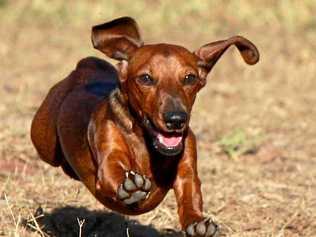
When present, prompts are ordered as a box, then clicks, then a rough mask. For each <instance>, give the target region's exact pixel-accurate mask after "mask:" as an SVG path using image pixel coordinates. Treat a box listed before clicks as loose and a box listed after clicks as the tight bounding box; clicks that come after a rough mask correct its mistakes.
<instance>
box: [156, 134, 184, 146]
mask: <svg viewBox="0 0 316 237" xmlns="http://www.w3.org/2000/svg"><path fill="white" fill-rule="evenodd" d="M158 140H159V142H160V143H162V144H163V145H165V146H167V147H176V146H178V145H179V144H180V142H181V140H182V136H168V137H166V136H164V135H162V134H158Z"/></svg>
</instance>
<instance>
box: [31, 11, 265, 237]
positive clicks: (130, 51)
mask: <svg viewBox="0 0 316 237" xmlns="http://www.w3.org/2000/svg"><path fill="white" fill-rule="evenodd" d="M92 42H93V45H94V47H95V48H97V49H99V50H101V51H102V52H104V53H105V54H106V55H107V56H109V57H112V58H114V59H117V60H119V61H120V63H119V64H118V66H117V69H115V68H114V67H113V66H112V65H110V64H109V63H107V62H106V61H103V60H101V59H97V58H94V57H89V58H85V59H83V60H81V61H80V62H79V63H78V65H77V67H76V69H75V70H74V71H73V72H72V73H71V74H70V75H69V76H68V77H67V78H65V79H64V80H62V81H61V82H59V83H58V84H56V85H55V86H54V87H53V88H52V89H51V90H50V91H49V93H48V95H47V97H46V99H45V100H44V102H43V103H42V105H41V106H40V108H39V110H38V111H37V113H36V115H35V117H34V120H33V123H32V129H31V138H32V141H33V143H34V146H35V148H36V149H37V151H38V153H39V156H40V158H41V159H43V160H44V161H46V162H47V163H49V164H51V165H52V166H56V167H58V166H61V167H62V168H63V170H64V172H65V173H66V174H68V175H69V176H70V177H72V178H74V179H77V180H80V181H81V182H82V183H83V184H84V185H85V186H86V187H87V188H88V189H89V191H90V192H91V193H92V194H93V195H94V196H95V197H96V198H97V199H98V200H99V201H100V202H101V203H103V204H104V205H105V206H107V207H108V208H111V209H113V210H115V211H118V212H120V213H124V214H130V215H136V214H141V213H144V212H148V211H150V210H152V209H153V208H155V207H156V206H157V205H158V204H159V203H160V202H161V201H162V200H163V198H164V197H165V195H166V194H167V192H168V191H169V190H170V189H174V191H175V195H176V199H177V203H178V213H179V219H180V223H181V225H182V228H183V229H186V230H187V234H188V235H190V236H195V235H197V234H196V233H200V232H199V231H203V228H204V227H205V228H206V231H208V230H209V233H204V234H203V235H201V234H200V235H199V236H212V235H213V234H214V233H211V230H210V229H207V228H209V227H208V225H210V224H208V223H211V222H210V221H208V220H207V221H204V220H205V219H204V217H203V215H202V195H201V189H200V185H201V183H200V180H199V177H198V174H197V151H196V140H195V136H194V134H193V132H192V131H191V129H190V127H189V115H190V112H191V109H192V105H193V103H194V100H195V96H196V94H197V92H198V91H199V90H200V89H201V88H202V87H203V86H204V85H205V83H206V76H207V74H208V73H209V72H210V70H211V68H212V67H213V66H214V64H215V63H216V62H217V60H218V59H219V58H220V56H221V55H222V54H223V53H224V51H225V50H226V49H227V48H228V47H229V46H230V45H235V46H237V48H238V49H239V51H240V52H241V55H242V57H243V58H244V60H245V62H247V63H248V64H255V63H256V62H257V61H258V59H259V54H258V51H257V49H256V48H255V46H254V45H253V44H252V43H251V42H249V41H248V40H246V39H245V38H243V37H240V36H235V37H232V38H230V39H228V40H225V41H217V42H213V43H210V44H207V45H204V46H202V47H201V48H200V49H198V50H197V51H195V52H194V53H191V52H190V51H189V50H187V49H185V48H183V47H181V46H176V45H170V44H154V45H143V42H142V41H141V39H140V34H139V31H138V28H137V25H136V22H135V21H134V20H133V19H131V18H128V17H124V18H119V19H116V20H114V21H111V22H108V23H105V24H103V25H99V26H95V27H94V28H93V31H92ZM144 74H150V75H151V77H152V78H154V79H155V81H154V82H153V84H152V85H149V86H148V85H144V82H143V81H141V80H140V79H139V78H140V77H141V75H144ZM188 74H194V75H196V77H197V79H196V81H193V83H189V84H186V85H184V82H183V79H184V78H185V77H186V75H188ZM174 109H181V110H182V111H184V112H185V113H187V115H188V119H187V121H186V123H185V126H184V127H183V128H182V129H177V130H174V131H173V132H177V133H179V134H182V136H183V143H184V144H183V150H182V151H181V153H180V154H178V155H174V156H172V157H165V156H164V155H162V154H160V153H159V152H157V151H156V150H155V149H154V148H152V147H151V145H150V144H149V143H150V134H148V133H147V128H146V124H144V121H145V118H148V121H150V122H151V123H152V126H154V127H155V129H156V130H157V131H160V132H162V133H166V134H168V133H169V132H170V131H169V129H168V128H167V127H166V123H165V122H164V119H163V116H162V115H163V113H164V112H165V111H169V110H174ZM146 121H147V120H146ZM148 121H147V122H148ZM127 171H133V172H137V173H139V174H141V175H144V176H146V177H148V178H149V179H150V181H151V182H152V186H151V188H150V192H149V195H148V196H146V199H144V200H141V201H139V202H137V203H136V204H135V205H126V204H125V203H124V202H122V201H121V200H120V199H119V198H118V196H117V195H118V194H117V192H118V188H119V186H120V185H121V184H122V183H123V182H124V180H125V178H126V172H127ZM202 221H204V222H203V223H206V224H203V223H202ZM199 223H202V224H203V225H204V227H203V226H202V224H201V226H202V227H201V226H200V227H201V228H200V227H199V228H198V227H197V226H198V224H199ZM191 227H192V228H193V229H192V228H191ZM190 228H191V229H190ZM192 231H193V232H192Z"/></svg>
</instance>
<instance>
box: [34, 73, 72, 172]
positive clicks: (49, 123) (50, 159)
mask: <svg viewBox="0 0 316 237" xmlns="http://www.w3.org/2000/svg"><path fill="white" fill-rule="evenodd" d="M71 89H72V81H71V80H68V79H65V80H63V81H61V82H59V83H58V84H57V85H55V86H54V87H53V88H52V89H51V90H50V91H49V93H48V95H47V96H46V98H45V100H44V101H43V103H42V104H41V106H40V108H39V109H38V111H37V113H36V114H35V116H34V119H33V121H32V126H31V139H32V142H33V144H34V146H35V148H36V150H37V152H38V154H39V156H40V158H41V159H42V160H44V161H45V162H47V163H48V164H50V165H52V166H60V165H61V164H62V161H63V156H62V155H61V153H62V152H61V150H60V151H58V138H57V128H56V120H57V116H58V114H59V108H60V106H61V104H62V102H63V100H64V98H65V97H66V96H67V94H68V93H69V91H71Z"/></svg>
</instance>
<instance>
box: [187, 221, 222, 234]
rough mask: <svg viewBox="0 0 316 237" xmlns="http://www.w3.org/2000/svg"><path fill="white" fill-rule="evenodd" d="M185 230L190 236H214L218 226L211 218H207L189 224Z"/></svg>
mask: <svg viewBox="0 0 316 237" xmlns="http://www.w3.org/2000/svg"><path fill="white" fill-rule="evenodd" d="M185 232H186V234H187V236H190V237H191V236H194V237H198V236H199V237H214V236H216V234H217V233H218V226H217V225H216V224H215V223H214V222H213V221H212V220H211V219H210V218H205V219H203V220H201V221H199V222H194V223H192V224H190V225H188V226H187V228H186V230H185Z"/></svg>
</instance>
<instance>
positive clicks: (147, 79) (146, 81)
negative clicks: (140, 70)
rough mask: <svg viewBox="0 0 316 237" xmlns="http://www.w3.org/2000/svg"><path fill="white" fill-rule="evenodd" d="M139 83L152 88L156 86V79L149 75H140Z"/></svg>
mask: <svg viewBox="0 0 316 237" xmlns="http://www.w3.org/2000/svg"><path fill="white" fill-rule="evenodd" d="M137 81H138V82H139V83H140V84H142V85H146V86H151V85H154V84H155V81H154V79H153V78H152V77H151V76H150V75H148V74H143V75H140V76H139V77H138V78H137Z"/></svg>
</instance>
